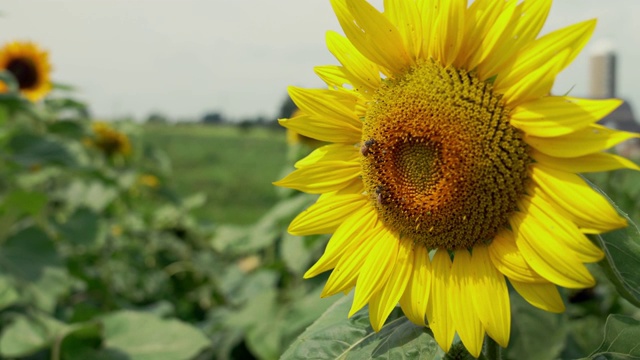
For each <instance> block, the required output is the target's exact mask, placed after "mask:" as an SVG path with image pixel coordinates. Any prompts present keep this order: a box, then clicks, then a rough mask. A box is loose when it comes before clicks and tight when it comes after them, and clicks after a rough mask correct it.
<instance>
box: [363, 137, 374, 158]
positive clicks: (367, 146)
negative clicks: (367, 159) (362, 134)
mask: <svg viewBox="0 0 640 360" xmlns="http://www.w3.org/2000/svg"><path fill="white" fill-rule="evenodd" d="M375 142H376V141H375V140H373V139H369V140H367V141H365V142H364V143H363V144H362V147H360V153H361V154H362V156H367V155H369V150H370V149H371V146H373V144H375Z"/></svg>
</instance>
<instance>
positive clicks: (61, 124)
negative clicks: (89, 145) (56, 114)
mask: <svg viewBox="0 0 640 360" xmlns="http://www.w3.org/2000/svg"><path fill="white" fill-rule="evenodd" d="M49 131H50V132H51V133H53V134H56V135H60V136H64V137H67V138H71V139H80V138H82V136H84V133H85V130H84V127H83V126H82V124H81V123H80V122H79V121H73V120H60V121H56V122H54V123H51V124H50V125H49Z"/></svg>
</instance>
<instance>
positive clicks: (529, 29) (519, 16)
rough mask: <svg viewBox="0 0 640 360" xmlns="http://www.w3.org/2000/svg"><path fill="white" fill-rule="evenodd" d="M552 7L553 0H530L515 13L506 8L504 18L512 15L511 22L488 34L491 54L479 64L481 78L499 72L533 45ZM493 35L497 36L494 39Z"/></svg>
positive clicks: (517, 8)
mask: <svg viewBox="0 0 640 360" xmlns="http://www.w3.org/2000/svg"><path fill="white" fill-rule="evenodd" d="M507 9H509V7H507ZM550 9H551V0H529V1H523V2H521V3H520V4H518V6H516V8H515V9H514V11H513V12H509V11H504V12H503V14H501V15H500V17H501V18H502V17H504V16H505V15H506V16H510V19H509V20H508V21H509V22H508V23H507V24H506V25H505V26H504V27H499V26H498V27H497V28H496V26H494V28H492V29H491V30H492V32H491V33H490V34H488V35H487V39H486V41H490V42H489V43H488V44H486V46H487V48H490V50H485V51H489V52H488V54H487V55H489V56H488V57H487V58H486V60H485V61H483V62H482V63H480V64H479V65H478V75H479V76H480V78H481V79H487V78H489V77H492V76H494V75H496V74H499V73H500V71H501V70H502V69H504V67H505V64H507V63H509V62H510V60H511V59H512V58H513V56H514V55H515V54H517V53H518V52H520V51H521V49H522V48H523V47H524V46H526V45H528V44H530V43H531V42H532V41H533V40H534V39H535V38H536V37H537V36H538V33H539V32H540V29H542V26H543V25H544V22H545V20H546V18H547V15H548V14H549V10H550ZM496 25H498V24H496ZM500 31H502V32H500ZM492 37H496V38H497V39H495V40H493V41H491V40H492ZM483 40H485V39H483ZM484 46H485V44H484V43H483V47H484Z"/></svg>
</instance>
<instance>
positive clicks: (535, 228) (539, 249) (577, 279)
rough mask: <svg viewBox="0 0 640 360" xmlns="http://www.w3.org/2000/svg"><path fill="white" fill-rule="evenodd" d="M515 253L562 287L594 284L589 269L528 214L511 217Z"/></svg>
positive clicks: (580, 286)
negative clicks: (520, 254)
mask: <svg viewBox="0 0 640 360" xmlns="http://www.w3.org/2000/svg"><path fill="white" fill-rule="evenodd" d="M510 221H511V227H512V228H513V231H514V235H515V238H516V245H517V246H518V250H520V252H521V253H522V256H523V257H524V258H525V260H526V261H527V263H528V264H529V265H530V266H531V267H532V268H533V269H534V270H535V271H536V272H537V273H538V274H540V275H541V276H542V277H544V278H545V279H547V280H549V281H550V282H552V283H554V284H558V285H560V286H563V287H566V288H577V289H581V288H585V287H590V286H593V285H594V284H595V280H594V279H593V276H591V274H590V273H589V270H587V268H586V267H585V266H584V265H583V264H582V262H580V260H578V258H577V257H576V255H575V254H574V253H573V252H572V251H571V250H570V249H569V248H567V246H566V245H564V244H563V243H560V242H558V241H556V240H555V238H554V234H553V233H552V232H549V231H548V229H547V228H546V227H545V226H544V225H543V224H542V223H541V222H540V221H539V220H538V219H536V218H535V217H534V216H532V215H531V214H529V213H526V214H523V213H515V214H513V215H512V216H511V219H510Z"/></svg>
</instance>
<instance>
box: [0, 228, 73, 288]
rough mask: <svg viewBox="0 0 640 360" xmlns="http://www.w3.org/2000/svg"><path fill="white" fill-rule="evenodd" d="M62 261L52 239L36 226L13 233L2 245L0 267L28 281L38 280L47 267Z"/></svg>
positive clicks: (55, 265) (0, 248) (57, 265)
mask: <svg viewBox="0 0 640 360" xmlns="http://www.w3.org/2000/svg"><path fill="white" fill-rule="evenodd" d="M61 263H62V262H61V260H60V257H59V256H58V254H57V253H56V249H55V247H54V245H53V242H52V241H51V239H49V237H48V236H47V234H45V233H44V232H43V231H42V230H40V229H38V228H35V227H29V228H26V229H23V230H21V231H20V232H18V233H16V234H14V235H12V236H11V237H9V238H8V239H7V240H6V242H5V243H4V244H3V245H2V247H0V268H2V269H4V271H7V272H8V273H10V274H12V275H14V276H16V277H18V278H22V279H25V280H27V281H31V282H34V281H37V280H38V279H39V278H40V277H41V276H42V273H43V271H44V269H45V268H47V267H59V266H60V265H61Z"/></svg>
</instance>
